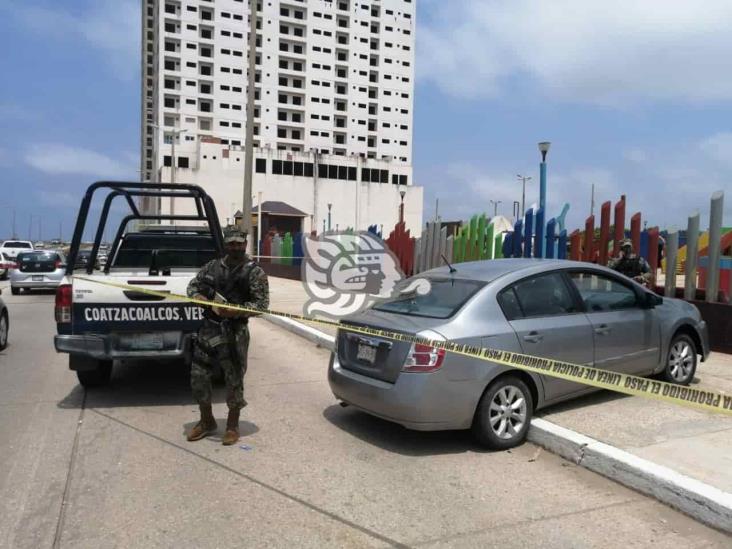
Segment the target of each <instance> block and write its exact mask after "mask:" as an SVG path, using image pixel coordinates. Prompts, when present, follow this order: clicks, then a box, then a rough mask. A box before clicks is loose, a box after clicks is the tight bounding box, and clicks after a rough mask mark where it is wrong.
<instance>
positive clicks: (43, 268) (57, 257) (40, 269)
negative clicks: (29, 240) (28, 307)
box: [10, 250, 66, 295]
mask: <svg viewBox="0 0 732 549" xmlns="http://www.w3.org/2000/svg"><path fill="white" fill-rule="evenodd" d="M15 260H16V263H17V267H16V268H15V269H11V270H10V292H11V293H12V294H13V295H18V294H19V293H20V291H21V290H55V289H56V287H57V286H58V285H59V284H60V283H61V280H62V279H63V277H64V275H65V273H66V258H65V257H64V255H63V254H62V253H61V252H56V251H51V250H34V251H32V252H23V253H20V254H18V257H16V258H15Z"/></svg>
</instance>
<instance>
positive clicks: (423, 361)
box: [402, 343, 445, 372]
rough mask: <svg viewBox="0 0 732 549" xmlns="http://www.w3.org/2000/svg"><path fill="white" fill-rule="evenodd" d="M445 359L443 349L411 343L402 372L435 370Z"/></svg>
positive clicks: (440, 366)
mask: <svg viewBox="0 0 732 549" xmlns="http://www.w3.org/2000/svg"><path fill="white" fill-rule="evenodd" d="M444 360H445V349H438V348H436V347H430V346H429V345H422V344H421V343H412V347H411V348H410V349H409V354H407V360H406V362H405V363H404V367H403V368H402V371H403V372H435V371H437V370H439V369H440V368H442V362H443V361H444Z"/></svg>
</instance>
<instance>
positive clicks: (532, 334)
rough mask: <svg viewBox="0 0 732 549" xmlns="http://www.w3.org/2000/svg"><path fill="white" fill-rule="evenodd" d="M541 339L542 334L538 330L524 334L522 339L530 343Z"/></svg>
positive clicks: (542, 337)
mask: <svg viewBox="0 0 732 549" xmlns="http://www.w3.org/2000/svg"><path fill="white" fill-rule="evenodd" d="M542 339H544V336H543V335H541V334H540V333H539V332H529V333H528V334H526V335H525V336H524V341H528V342H530V343H539V342H540V341H541V340H542Z"/></svg>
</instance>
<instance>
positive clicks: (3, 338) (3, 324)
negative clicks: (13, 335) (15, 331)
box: [0, 313, 9, 351]
mask: <svg viewBox="0 0 732 549" xmlns="http://www.w3.org/2000/svg"><path fill="white" fill-rule="evenodd" d="M8 327H9V326H8V314H7V313H2V314H0V351H1V350H3V349H4V348H5V347H7V345H8Z"/></svg>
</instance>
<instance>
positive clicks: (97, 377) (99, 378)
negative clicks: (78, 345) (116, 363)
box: [72, 355, 112, 388]
mask: <svg viewBox="0 0 732 549" xmlns="http://www.w3.org/2000/svg"><path fill="white" fill-rule="evenodd" d="M72 356H73V355H72ZM95 362H96V363H97V364H96V367H95V368H94V369H92V370H77V371H76V377H78V378H79V383H81V385H82V387H86V388H91V387H103V386H104V385H107V384H108V383H109V380H110V379H111V378H112V361H111V360H97V361H95Z"/></svg>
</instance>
